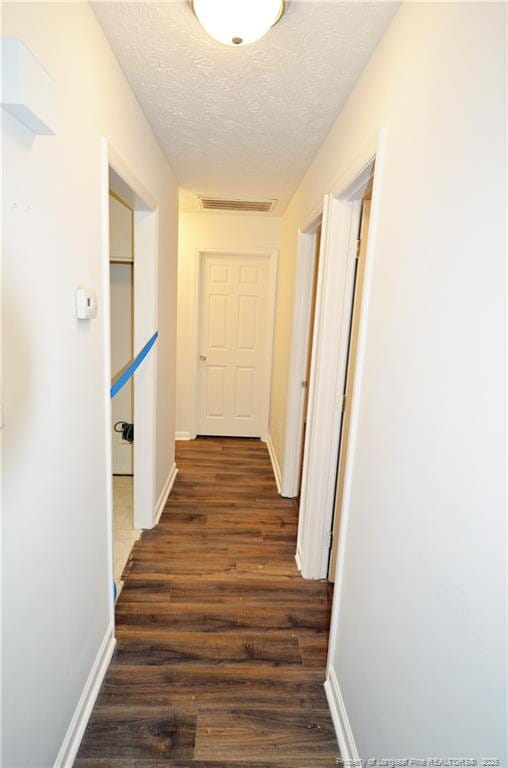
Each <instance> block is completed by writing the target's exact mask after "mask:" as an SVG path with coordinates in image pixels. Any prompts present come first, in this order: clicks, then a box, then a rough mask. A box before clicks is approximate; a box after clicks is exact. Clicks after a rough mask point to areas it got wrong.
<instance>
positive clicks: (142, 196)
mask: <svg viewBox="0 0 508 768" xmlns="http://www.w3.org/2000/svg"><path fill="white" fill-rule="evenodd" d="M102 161H103V164H102V168H103V176H102V211H103V286H102V305H103V307H104V312H103V338H104V354H105V376H106V379H105V382H104V383H105V387H104V415H105V436H106V443H105V466H106V475H107V486H106V488H107V515H108V549H109V552H110V558H111V560H110V573H111V581H109V583H108V585H107V589H108V594H109V595H110V617H111V624H112V625H114V602H115V596H116V595H117V594H118V588H119V587H121V583H120V582H122V581H123V579H122V574H123V572H124V569H125V567H128V561H129V555H130V550H131V548H132V546H133V543H134V541H135V540H136V539H137V538H138V536H139V533H140V531H141V530H142V529H145V528H152V527H153V526H154V524H155V522H156V495H155V494H156V488H155V467H156V454H155V451H156V401H157V388H156V381H157V344H156V343H155V342H156V340H157V338H158V334H157V333H156V331H157V327H156V320H157V300H156V299H157V258H158V227H159V221H158V208H157V202H156V199H154V197H153V196H152V195H151V194H150V193H149V192H148V191H147V190H146V189H145V187H144V186H143V185H142V183H141V182H140V181H139V180H138V179H137V178H136V176H134V174H133V173H132V172H131V171H130V169H129V168H128V166H126V164H125V163H124V161H123V160H122V159H121V158H120V157H119V156H118V155H117V153H116V152H115V151H114V150H113V148H112V147H111V145H110V144H109V142H108V141H107V140H106V139H103V141H102ZM148 341H149V343H147V342H148ZM136 358H137V359H136ZM115 425H116V430H115ZM122 425H125V429H124V427H123V426H122ZM131 437H133V442H130V439H131ZM116 582H118V584H117V583H116Z"/></svg>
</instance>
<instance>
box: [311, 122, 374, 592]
mask: <svg viewBox="0 0 508 768" xmlns="http://www.w3.org/2000/svg"><path fill="white" fill-rule="evenodd" d="M383 147H384V134H381V138H380V141H379V144H378V146H377V147H376V148H375V150H374V151H372V153H371V154H370V157H369V156H367V158H366V159H365V161H364V162H363V164H362V165H358V166H357V168H358V170H357V172H356V173H355V174H354V175H353V174H352V175H351V176H349V177H347V178H346V179H345V180H344V182H343V183H340V184H338V185H337V186H338V188H339V190H341V191H340V192H338V193H335V194H332V195H327V196H326V197H325V200H324V208H323V231H322V239H321V248H320V267H319V280H318V291H317V302H316V319H315V323H314V327H315V339H314V345H313V355H312V365H311V382H310V383H311V386H310V391H309V405H308V418H307V429H306V438H305V452H304V462H303V480H302V492H301V499H300V513H299V524H298V542H297V553H296V559H297V563H298V565H299V567H300V568H301V572H302V575H303V576H304V578H307V579H328V578H330V581H334V580H335V571H336V569H337V574H338V575H337V581H340V572H341V561H342V560H343V557H342V552H343V550H342V547H343V546H344V540H345V536H344V530H345V529H346V527H347V519H348V506H349V489H350V484H351V474H352V465H353V457H354V444H355V436H356V424H357V421H358V409H357V405H356V403H357V400H358V398H357V395H356V392H357V391H358V389H359V388H360V386H361V378H362V368H363V359H364V343H365V342H364V337H365V332H364V328H365V323H366V316H367V313H368V296H369V286H370V280H371V273H372V266H371V264H372V258H373V256H372V254H373V251H374V242H375V235H374V234H373V233H374V232H375V228H376V221H377V202H376V201H377V200H378V198H379V192H378V189H379V178H380V172H379V168H380V157H381V154H380V153H381V150H382V148H383ZM374 164H375V165H376V174H375V176H374ZM371 190H372V191H371ZM364 200H365V202H364ZM362 219H363V225H364V232H362V236H363V241H364V245H363V249H362V248H361V247H360V239H361V238H360V236H359V233H360V226H361V222H362ZM367 229H368V234H369V245H368V248H367V238H366V236H365V235H366V233H367ZM362 256H363V260H362ZM358 257H360V260H361V261H362V263H361V265H360V266H358V264H359V261H358ZM362 283H363V285H362ZM360 292H361V298H360ZM355 293H356V299H355ZM348 371H349V376H348ZM344 395H346V398H345V399H344ZM349 409H350V410H349ZM343 411H344V412H343ZM345 416H346V418H344V417H345ZM343 427H344V430H343ZM339 446H341V450H340V457H339ZM335 510H336V514H334V511H335ZM334 529H335V530H334ZM332 533H333V540H332ZM332 542H333V546H332Z"/></svg>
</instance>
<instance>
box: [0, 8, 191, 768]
mask: <svg viewBox="0 0 508 768" xmlns="http://www.w3.org/2000/svg"><path fill="white" fill-rule="evenodd" d="M2 10H3V32H4V34H5V35H8V36H12V37H17V38H20V39H21V40H22V41H23V42H24V43H25V44H26V45H27V46H28V48H29V49H30V50H31V51H32V52H33V53H34V54H35V56H36V57H37V58H38V59H39V61H40V62H41V63H42V64H43V66H44V67H46V68H47V70H48V72H49V73H50V74H51V76H52V77H53V78H54V80H55V84H56V98H57V125H56V135H55V136H34V135H33V134H31V133H30V132H29V131H28V130H26V129H25V128H24V127H23V126H22V125H21V124H20V123H18V122H17V121H15V120H14V119H13V118H12V117H10V116H9V115H7V114H5V113H3V116H2V117H3V161H4V177H3V181H4V188H3V192H4V204H5V206H4V237H5V240H4V313H5V314H4V339H3V343H4V368H3V372H4V381H3V385H4V405H5V415H6V426H5V429H4V430H3V440H4V453H3V477H4V488H3V548H4V551H3V556H4V572H3V607H4V610H3V616H2V621H3V623H2V631H3V660H4V661H3V690H2V693H3V742H4V743H3V760H2V765H5V766H10V767H14V766H19V767H20V768H21V767H22V768H46V767H47V766H52V765H53V764H54V761H55V758H56V756H57V753H58V751H59V749H60V746H61V744H62V741H63V739H64V736H65V734H66V731H67V729H68V727H69V724H70V722H71V718H72V716H73V713H74V712H75V710H76V706H77V704H78V700H79V698H80V695H81V693H82V691H83V688H84V686H85V682H86V681H87V678H88V677H89V675H90V672H91V670H92V666H93V664H94V661H95V659H96V657H97V656H98V652H99V649H100V648H101V644H102V643H103V642H104V641H107V638H108V634H109V633H110V632H111V627H110V622H111V618H112V617H111V613H110V608H111V599H110V596H111V594H112V571H111V568H110V566H111V563H110V558H111V555H110V552H109V551H108V532H107V519H106V494H107V487H108V484H109V483H110V482H111V478H110V477H108V476H107V473H106V465H105V454H104V445H105V439H106V438H105V436H106V430H109V428H110V425H109V423H107V420H106V413H105V405H104V395H105V392H104V389H105V350H104V344H103V330H104V314H103V312H104V307H103V305H102V301H101V293H102V285H103V281H104V280H105V275H104V266H103V262H102V258H103V232H102V221H101V219H102V207H101V206H102V197H101V195H102V191H101V185H102V178H101V137H103V136H106V137H107V138H108V139H109V140H110V141H111V143H112V145H113V147H114V148H115V150H116V151H117V152H118V154H119V155H120V156H121V157H122V158H123V160H124V161H125V163H126V164H127V165H128V166H129V167H130V168H131V170H132V172H133V173H134V175H135V176H137V177H138V178H139V179H140V180H141V181H142V182H143V183H144V186H145V187H146V188H147V189H148V190H149V192H150V193H151V194H152V195H153V196H154V197H155V198H156V199H157V200H158V201H159V221H160V237H159V259H158V278H159V302H158V306H159V310H158V311H159V318H158V324H159V329H160V333H161V335H160V340H159V343H158V361H159V367H158V393H159V394H158V412H157V426H158V433H157V494H159V493H160V491H161V489H162V488H163V486H164V483H165V481H166V478H167V477H168V475H169V473H170V471H171V468H172V466H173V462H174V442H173V435H174V430H175V426H174V393H175V383H174V370H175V345H176V336H175V334H176V302H175V299H176V290H175V286H176V261H177V226H178V221H177V210H178V190H177V181H176V179H175V176H174V175H173V173H172V171H171V169H170V167H169V166H168V164H167V161H166V159H165V157H164V155H163V154H162V152H161V150H160V148H159V146H158V144H157V142H156V140H155V138H154V136H153V134H152V132H151V130H150V128H149V126H148V123H147V121H146V119H145V117H144V115H143V113H142V111H141V109H140V108H139V105H138V104H137V102H136V100H135V98H134V96H133V94H132V92H131V90H130V88H129V86H128V84H127V82H126V80H125V78H124V76H123V74H122V72H121V70H120V68H119V66H118V64H117V62H116V60H115V58H114V57H113V54H112V52H111V49H110V48H109V46H108V44H107V42H106V40H105V38H104V36H103V33H102V30H101V28H100V26H99V24H98V23H97V20H96V18H95V16H94V14H93V11H92V9H91V7H90V5H89V4H88V3H81V2H78V3H33V4H31V3H12V4H11V3H5V4H4V5H3V9H2ZM107 269H109V267H107ZM78 286H85V287H86V288H89V289H91V290H94V291H95V292H96V293H97V296H98V299H99V307H98V317H97V319H96V320H92V321H89V322H83V321H78V320H77V319H76V316H75V289H76V288H77V287H78Z"/></svg>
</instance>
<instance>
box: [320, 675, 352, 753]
mask: <svg viewBox="0 0 508 768" xmlns="http://www.w3.org/2000/svg"><path fill="white" fill-rule="evenodd" d="M325 693H326V698H327V699H328V706H329V707H330V714H331V716H332V720H333V725H334V727H335V733H336V735H337V741H338V742H339V749H340V756H341V758H342V761H341V762H342V763H343V764H344V763H345V764H346V765H348V764H349V765H352V764H354V765H360V756H359V754H358V749H357V747H356V742H355V739H354V736H353V731H352V729H351V723H350V722H349V717H348V715H347V711H346V706H345V704H344V699H343V697H342V692H341V690H340V686H339V681H338V680H337V676H336V674H335V670H334V669H333V667H331V668H330V669H329V670H328V677H327V679H326V683H325Z"/></svg>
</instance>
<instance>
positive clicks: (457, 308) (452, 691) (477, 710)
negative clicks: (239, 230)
mask: <svg viewBox="0 0 508 768" xmlns="http://www.w3.org/2000/svg"><path fill="white" fill-rule="evenodd" d="M504 13H505V7H504V5H503V4H501V3H499V4H488V3H421V4H419V3H407V4H403V5H402V7H401V9H400V10H399V11H398V13H397V15H396V16H395V18H394V21H393V22H392V24H391V26H390V28H389V29H388V31H387V33H386V34H385V36H384V38H383V39H382V41H381V43H380V45H379V47H378V49H377V50H376V52H375V53H374V55H373V57H372V59H371V61H370V62H369V64H368V66H367V68H366V70H365V71H364V73H363V75H362V77H361V78H360V80H359V82H358V83H357V85H356V87H355V89H354V91H353V93H352V95H351V97H350V98H349V101H348V102H347V104H346V106H345V108H344V110H343V111H342V113H341V115H340V117H339V119H338V120H337V122H336V124H335V125H334V127H333V128H332V131H331V133H330V135H329V136H328V138H327V140H326V141H325V143H324V144H323V146H322V147H321V149H320V151H319V153H318V155H317V156H316V158H315V160H314V161H313V163H312V165H311V167H310V168H309V170H308V172H307V174H306V176H305V178H304V179H303V181H302V183H301V184H300V186H299V189H298V190H297V193H296V194H295V196H294V198H293V200H292V202H291V203H290V205H289V207H288V209H287V211H286V213H285V215H284V218H283V233H282V246H281V268H280V278H279V290H278V299H277V321H276V342H275V343H276V347H275V369H274V376H273V396H272V416H271V435H272V438H273V442H274V445H275V449H276V451H277V454H278V458H279V462H281V463H282V461H283V456H284V429H285V414H286V404H287V376H288V373H287V370H288V359H289V352H290V343H291V322H292V311H293V291H294V278H295V257H296V238H297V230H298V227H299V226H301V225H303V224H304V223H305V221H306V219H307V217H308V216H309V214H310V213H311V211H312V210H313V209H314V208H315V206H316V205H317V204H318V203H319V201H320V199H322V196H323V195H324V194H325V193H327V192H332V191H334V190H339V189H340V188H341V185H342V184H343V183H346V182H347V181H348V179H349V178H350V174H351V173H352V172H353V169H354V168H355V166H356V163H357V162H358V161H359V159H360V158H362V157H363V156H364V155H365V152H366V150H367V148H369V147H370V146H372V144H373V142H374V143H375V142H376V137H377V135H378V132H379V130H380V129H381V128H382V127H386V129H387V138H386V153H385V158H384V163H383V168H382V183H381V188H380V189H379V193H380V209H379V221H378V230H377V237H376V244H375V253H374V271H373V279H372V285H371V293H370V301H369V308H368V320H367V327H366V348H365V358H364V371H363V377H362V380H361V383H360V384H361V386H360V392H359V408H360V418H359V423H358V430H357V435H356V446H355V449H354V467H353V476H352V486H351V499H350V520H349V526H348V529H347V532H346V557H345V562H344V564H343V566H344V570H343V579H342V586H340V585H339V587H338V592H339V594H336V597H335V601H336V606H335V615H334V620H333V631H334V633H335V634H334V638H335V640H334V644H333V646H332V648H331V657H330V661H331V665H332V674H333V675H334V676H335V678H336V680H337V681H338V685H339V687H340V690H341V692H342V696H343V700H344V703H345V707H346V710H347V714H348V715H349V721H350V724H351V727H352V732H353V735H354V737H355V739H356V743H357V747H358V750H359V753H360V756H361V757H362V758H369V757H374V758H381V757H411V756H412V757H431V756H432V757H456V756H461V757H470V758H473V757H474V758H476V759H480V758H482V757H486V756H487V755H488V756H489V757H493V758H498V759H499V760H500V761H501V763H500V764H501V765H504V766H505V765H507V762H506V761H505V760H506V756H505V754H504V750H505V735H506V733H505V729H506V720H505V699H504V686H505V681H506V674H505V646H504V641H505V621H506V603H505V594H504V590H503V585H504V577H505V571H504V544H505V504H504V498H505V496H504V470H505V463H504V461H505V459H504V457H505V444H504V424H505V419H504V402H505V390H504V386H505V372H504V360H505V343H504V341H505V339H504V328H505V322H504V295H503V291H504V286H505V271H504V270H505V266H504V259H505V234H504V216H505V212H506V209H505V175H504V172H505V167H506V166H505V144H504V131H505V95H506V93H505V80H504V73H505V60H504V45H505V42H504V34H505V18H504Z"/></svg>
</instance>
